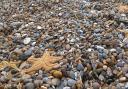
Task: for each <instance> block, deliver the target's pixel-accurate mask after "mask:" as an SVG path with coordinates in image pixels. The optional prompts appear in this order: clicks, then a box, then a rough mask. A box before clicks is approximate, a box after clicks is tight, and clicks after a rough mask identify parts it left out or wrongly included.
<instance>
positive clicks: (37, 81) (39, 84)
mask: <svg viewBox="0 0 128 89" xmlns="http://www.w3.org/2000/svg"><path fill="white" fill-rule="evenodd" d="M42 83H43V81H42V80H34V84H35V86H36V87H40V86H41V85H42Z"/></svg>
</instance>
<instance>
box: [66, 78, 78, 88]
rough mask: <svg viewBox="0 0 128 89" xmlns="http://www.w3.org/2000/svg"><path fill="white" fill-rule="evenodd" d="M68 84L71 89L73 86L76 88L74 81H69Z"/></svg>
mask: <svg viewBox="0 0 128 89" xmlns="http://www.w3.org/2000/svg"><path fill="white" fill-rule="evenodd" d="M67 84H68V86H69V87H72V86H74V85H75V84H76V81H75V80H73V79H68V82H67Z"/></svg>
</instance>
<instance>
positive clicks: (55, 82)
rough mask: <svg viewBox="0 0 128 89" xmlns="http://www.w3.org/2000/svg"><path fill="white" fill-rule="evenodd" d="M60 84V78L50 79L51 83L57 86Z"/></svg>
mask: <svg viewBox="0 0 128 89" xmlns="http://www.w3.org/2000/svg"><path fill="white" fill-rule="evenodd" d="M59 84H60V79H57V78H54V79H52V85H54V86H58V85H59Z"/></svg>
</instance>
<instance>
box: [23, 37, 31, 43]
mask: <svg viewBox="0 0 128 89" xmlns="http://www.w3.org/2000/svg"><path fill="white" fill-rule="evenodd" d="M30 42H31V38H30V37H27V38H25V39H24V40H23V43H24V44H25V45H27V44H29V43H30Z"/></svg>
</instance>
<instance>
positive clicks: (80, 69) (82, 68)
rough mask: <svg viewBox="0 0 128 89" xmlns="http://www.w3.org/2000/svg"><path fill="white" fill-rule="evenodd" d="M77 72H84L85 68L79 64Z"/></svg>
mask: <svg viewBox="0 0 128 89" xmlns="http://www.w3.org/2000/svg"><path fill="white" fill-rule="evenodd" d="M77 70H78V71H82V70H84V66H83V65H82V64H80V63H79V64H78V65H77Z"/></svg>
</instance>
